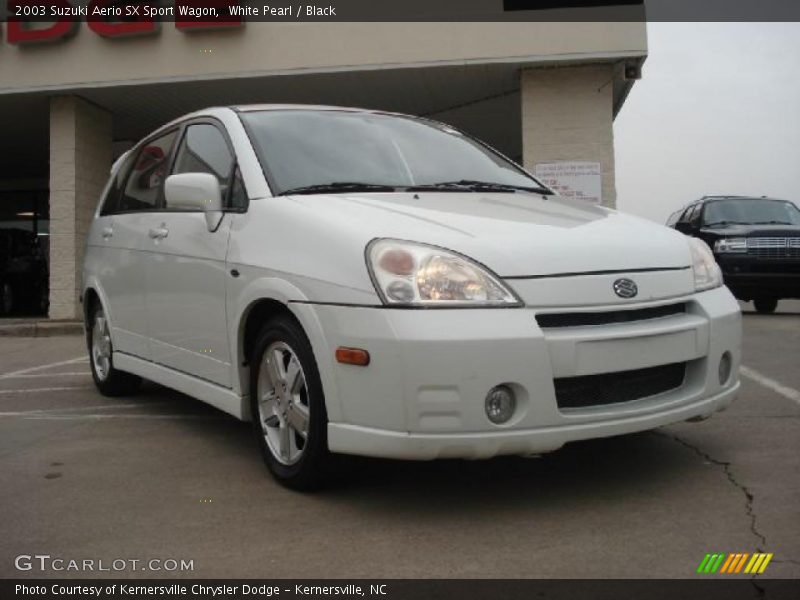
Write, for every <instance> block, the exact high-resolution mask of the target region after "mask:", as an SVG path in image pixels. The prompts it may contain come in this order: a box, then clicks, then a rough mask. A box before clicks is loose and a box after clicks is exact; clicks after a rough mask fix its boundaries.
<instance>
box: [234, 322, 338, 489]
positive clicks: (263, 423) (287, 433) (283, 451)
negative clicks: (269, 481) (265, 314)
mask: <svg viewBox="0 0 800 600" xmlns="http://www.w3.org/2000/svg"><path fill="white" fill-rule="evenodd" d="M250 358H251V360H250V365H251V369H250V390H251V394H250V408H251V414H252V415H253V427H254V432H255V435H256V439H257V440H258V445H259V448H260V449H261V454H262V457H263V458H264V462H266V464H267V467H268V468H269V470H270V472H271V473H272V474H273V475H274V476H275V478H276V479H277V480H278V481H279V482H280V483H282V484H283V485H285V486H287V487H290V488H293V489H297V490H311V489H314V488H317V487H319V485H320V484H321V483H323V482H324V480H325V476H326V475H327V470H328V469H329V468H330V454H329V452H328V440H327V424H328V417H327V413H326V411H325V396H324V394H323V391H322V383H321V381H320V377H319V371H318V370H317V363H316V361H315V360H314V354H313V352H312V350H311V344H310V343H309V341H308V338H307V337H306V335H305V333H304V332H303V330H302V328H301V327H300V326H299V325H298V324H297V323H296V322H295V321H294V320H293V319H291V318H290V317H287V316H281V317H277V318H275V319H272V320H271V321H269V322H268V323H267V324H266V325H265V326H264V328H263V329H262V331H261V334H260V335H259V336H258V339H257V341H256V344H255V348H254V350H253V354H252V356H251V357H250Z"/></svg>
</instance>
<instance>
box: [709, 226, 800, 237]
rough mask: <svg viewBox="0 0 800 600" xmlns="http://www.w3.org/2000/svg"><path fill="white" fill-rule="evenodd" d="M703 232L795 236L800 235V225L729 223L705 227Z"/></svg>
mask: <svg viewBox="0 0 800 600" xmlns="http://www.w3.org/2000/svg"><path fill="white" fill-rule="evenodd" d="M701 231H702V232H703V234H705V235H710V236H714V237H795V236H800V226H798V225H728V226H726V227H704V228H703V229H701Z"/></svg>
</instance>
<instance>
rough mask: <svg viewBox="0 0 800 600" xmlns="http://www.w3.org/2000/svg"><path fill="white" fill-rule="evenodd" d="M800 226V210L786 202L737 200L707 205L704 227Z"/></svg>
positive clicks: (758, 199) (750, 199)
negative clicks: (738, 225) (731, 225)
mask: <svg viewBox="0 0 800 600" xmlns="http://www.w3.org/2000/svg"><path fill="white" fill-rule="evenodd" d="M729 223H734V224H735V223H742V224H746V225H755V224H761V225H800V209H798V208H797V207H796V206H795V205H794V204H792V203H791V202H786V201H785V200H766V199H760V198H736V199H727V200H713V201H711V202H708V203H707V204H706V208H705V213H704V215H703V224H704V225H717V224H719V225H724V224H729Z"/></svg>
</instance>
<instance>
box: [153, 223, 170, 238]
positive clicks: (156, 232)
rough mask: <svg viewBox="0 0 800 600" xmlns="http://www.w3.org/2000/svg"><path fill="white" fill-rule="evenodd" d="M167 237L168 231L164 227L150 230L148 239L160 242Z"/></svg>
mask: <svg viewBox="0 0 800 600" xmlns="http://www.w3.org/2000/svg"><path fill="white" fill-rule="evenodd" d="M168 235H169V229H167V228H166V227H165V226H164V225H162V226H161V227H155V228H153V229H151V230H150V237H151V238H153V239H154V240H161V239H164V238H165V237H167V236H168Z"/></svg>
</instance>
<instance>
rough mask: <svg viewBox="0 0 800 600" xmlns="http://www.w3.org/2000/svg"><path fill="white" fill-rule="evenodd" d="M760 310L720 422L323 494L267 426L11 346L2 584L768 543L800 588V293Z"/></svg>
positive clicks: (620, 573) (545, 570) (550, 558)
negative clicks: (289, 474)
mask: <svg viewBox="0 0 800 600" xmlns="http://www.w3.org/2000/svg"><path fill="white" fill-rule="evenodd" d="M745 310H746V315H745V325H744V326H745V341H744V364H745V365H746V366H747V367H748V368H749V369H750V370H749V371H747V373H748V376H745V377H743V389H742V394H741V396H740V398H739V400H738V402H737V403H736V404H735V405H734V406H733V407H732V408H731V409H729V410H728V411H726V412H725V413H722V414H719V415H717V416H715V417H714V418H712V419H710V420H708V421H705V422H703V423H699V424H688V423H686V424H679V425H675V426H670V427H665V428H663V429H660V430H658V431H654V432H649V433H643V434H638V435H633V436H627V437H622V438H617V439H610V440H601V441H591V442H583V443H576V444H572V445H569V446H567V447H565V448H564V449H562V450H561V451H559V452H556V453H553V454H550V455H547V456H545V457H543V458H539V459H527V460H526V459H517V458H509V459H496V460H491V461H483V462H459V461H446V462H434V463H403V462H390V461H379V460H363V461H358V462H357V463H356V464H355V465H353V467H352V470H351V471H350V473H349V475H348V476H347V477H346V478H344V479H343V481H342V482H341V484H340V485H338V486H336V487H335V488H333V489H329V490H326V491H324V492H321V493H317V494H313V495H301V494H297V493H293V492H290V491H287V490H285V489H283V488H281V487H280V486H278V485H277V484H275V483H274V481H273V480H272V479H271V478H270V476H269V474H268V473H267V471H266V469H265V468H264V466H263V465H262V462H261V459H260V457H259V456H258V454H257V450H256V446H255V442H254V440H253V438H252V435H251V432H250V426H249V425H247V424H242V423H239V422H237V421H236V420H234V419H233V418H230V417H228V416H226V415H224V414H222V413H220V412H218V411H216V410H214V409H211V408H208V407H206V406H204V405H202V404H201V403H199V402H197V401H194V400H192V399H190V398H188V397H186V396H183V395H180V394H177V393H175V392H172V391H169V390H167V389H165V388H161V387H159V386H155V385H148V386H147V387H145V388H144V389H143V391H142V392H141V393H140V394H139V395H137V396H135V397H132V398H126V399H117V400H112V399H107V398H104V397H102V396H100V395H99V394H98V393H97V392H96V391H95V390H94V389H93V387H92V382H91V379H90V377H89V375H88V364H87V362H86V359H85V358H84V355H85V352H84V347H83V340H82V338H80V337H79V336H70V337H54V338H2V339H0V513H1V515H2V518H0V577H3V578H9V577H29V576H30V577H42V576H46V577H58V576H78V577H90V576H94V575H98V573H87V572H83V573H70V572H63V571H61V572H56V571H52V570H48V571H45V572H41V571H38V570H32V571H27V572H20V571H17V570H16V569H15V567H14V558H15V557H16V556H18V555H20V554H49V555H50V556H52V557H54V558H55V557H60V558H65V559H71V558H75V559H84V558H90V559H95V560H100V559H102V560H103V561H104V562H105V563H106V564H109V563H111V561H112V560H114V559H142V560H143V559H151V558H157V559H170V558H171V559H176V560H178V561H180V560H181V559H185V560H193V565H194V570H193V571H191V572H169V573H167V572H152V571H149V572H146V573H138V570H139V568H140V567H137V568H136V569H134V570H130V569H128V570H126V571H123V572H121V573H109V575H116V576H123V577H134V576H146V577H158V576H172V577H174V576H187V577H197V578H213V577H250V578H256V577H270V578H278V577H304V578H306V577H320V578H329V577H339V578H356V577H379V578H391V577H496V578H503V577H511V578H519V577H525V578H532V577H560V578H575V577H586V578H590V577H591V578H595V577H599V578H602V577H607V578H684V577H693V576H695V575H694V571H695V569H696V567H697V565H698V564H699V563H700V561H701V560H702V558H703V556H704V555H705V554H706V553H707V552H754V551H756V550H762V551H766V552H772V553H774V554H775V557H774V559H773V560H772V562H771V564H770V565H769V567H768V569H767V571H766V573H765V574H764V575H762V576H761V577H784V578H798V577H800V392H798V391H797V390H800V302H783V303H782V304H781V309H780V314H776V315H770V316H762V315H755V314H752V313H750V312H747V310H748V307H747V306H745ZM63 361H70V362H63ZM52 363H63V364H52ZM43 365H50V366H47V367H43V368H40V367H42V366H43ZM2 374H5V375H2ZM779 386H783V387H782V388H781V387H779ZM100 575H102V574H100Z"/></svg>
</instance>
